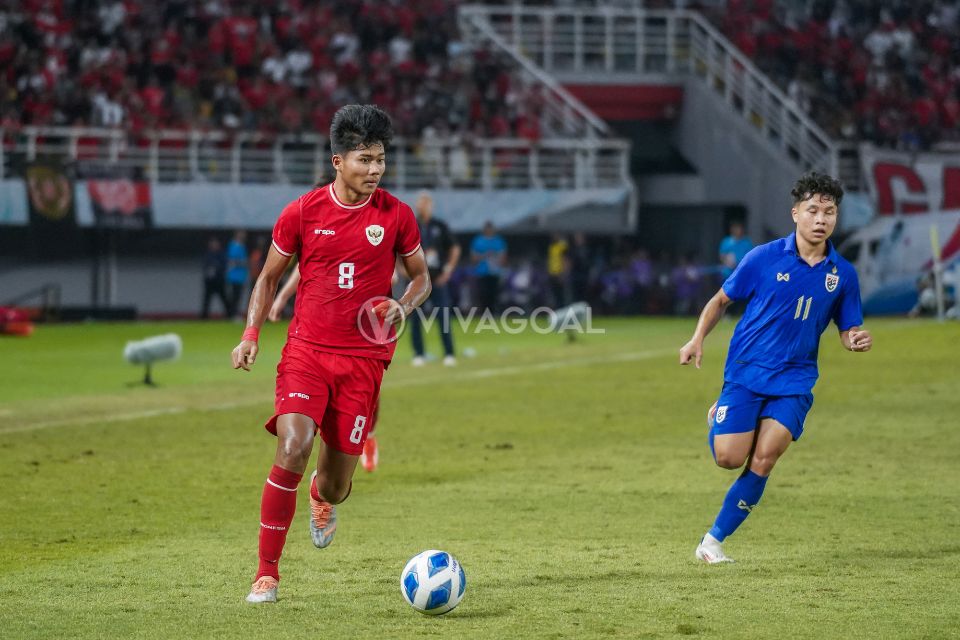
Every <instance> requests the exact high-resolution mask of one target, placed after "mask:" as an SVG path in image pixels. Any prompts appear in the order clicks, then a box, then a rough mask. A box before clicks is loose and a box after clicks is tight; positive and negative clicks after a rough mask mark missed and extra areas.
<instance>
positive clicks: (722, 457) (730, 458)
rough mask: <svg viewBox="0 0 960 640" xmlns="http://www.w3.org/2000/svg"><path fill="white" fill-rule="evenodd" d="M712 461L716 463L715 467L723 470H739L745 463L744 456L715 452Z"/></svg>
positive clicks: (727, 452)
mask: <svg viewBox="0 0 960 640" xmlns="http://www.w3.org/2000/svg"><path fill="white" fill-rule="evenodd" d="M714 459H715V460H716V462H717V466H718V467H722V468H724V469H739V468H740V467H742V466H743V463H744V462H746V456H743V455H737V454H735V453H731V452H729V451H717V452H716V454H715V456H714Z"/></svg>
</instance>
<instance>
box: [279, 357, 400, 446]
mask: <svg viewBox="0 0 960 640" xmlns="http://www.w3.org/2000/svg"><path fill="white" fill-rule="evenodd" d="M386 367H387V362H386V361H384V360H377V359H375V358H364V357H361V356H347V355H339V354H336V353H327V352H325V351H317V350H316V349H312V348H310V347H309V346H307V345H304V344H303V343H301V342H295V341H288V342H287V344H286V346H284V348H283V354H282V355H281V357H280V364H278V365H277V397H276V402H275V404H274V407H275V409H276V413H275V414H274V415H273V417H271V418H270V419H269V420H268V421H267V423H266V424H265V425H264V427H265V428H266V429H267V431H269V432H270V433H272V434H273V435H277V418H278V417H279V416H281V415H283V414H285V413H302V414H304V415H306V416H309V417H311V418H312V419H313V422H314V423H315V425H316V428H317V431H319V433H320V437H321V438H323V441H324V442H325V443H326V444H327V446H329V447H333V448H334V449H336V450H337V451H342V452H343V453H346V454H348V455H352V456H358V455H360V454H361V452H362V451H363V443H364V441H366V439H367V435H368V434H369V433H370V432H371V431H372V430H373V426H374V421H375V415H374V413H375V407H376V405H377V401H378V399H379V397H380V382H381V381H382V380H383V372H384V370H385V369H386Z"/></svg>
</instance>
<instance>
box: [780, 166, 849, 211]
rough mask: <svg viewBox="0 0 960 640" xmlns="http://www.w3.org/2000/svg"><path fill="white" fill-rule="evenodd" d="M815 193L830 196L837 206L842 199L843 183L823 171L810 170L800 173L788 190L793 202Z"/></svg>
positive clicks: (806, 198)
mask: <svg viewBox="0 0 960 640" xmlns="http://www.w3.org/2000/svg"><path fill="white" fill-rule="evenodd" d="M817 194H820V195H824V196H830V197H831V198H833V201H834V202H835V203H836V204H837V206H838V207H839V206H840V201H841V200H843V185H842V184H841V183H840V181H839V180H837V179H836V178H834V177H831V176H828V175H827V174H825V173H817V172H816V171H811V172H810V173H805V174H804V175H802V176H801V177H800V179H799V180H797V183H796V184H795V185H793V191H791V192H790V195H791V196H793V201H794V202H795V203H796V202H803V201H804V200H809V199H810V198H811V197H813V196H815V195H817Z"/></svg>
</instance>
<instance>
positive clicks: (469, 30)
mask: <svg viewBox="0 0 960 640" xmlns="http://www.w3.org/2000/svg"><path fill="white" fill-rule="evenodd" d="M467 9H468V10H467V11H460V12H459V13H458V17H459V22H460V33H461V34H462V35H463V37H464V38H465V39H466V40H467V41H468V42H471V43H472V44H474V45H475V46H480V47H483V46H488V45H491V44H492V45H493V46H494V47H495V48H496V50H497V51H499V52H500V53H505V54H507V55H508V56H510V58H511V59H512V62H513V66H514V72H515V75H516V76H518V77H519V78H520V80H521V81H522V82H524V83H525V84H526V85H527V86H528V87H532V88H534V91H533V92H532V93H536V94H539V95H537V96H536V98H537V99H538V100H539V101H540V102H542V110H541V111H540V114H539V116H540V125H541V126H542V127H543V128H544V130H545V131H546V132H547V133H548V134H550V135H555V136H573V137H585V138H594V137H603V136H607V135H609V134H610V128H609V126H608V125H607V123H606V122H604V121H603V120H601V119H600V118H598V117H597V116H596V114H594V113H593V112H592V111H590V110H589V109H588V108H587V107H586V106H584V104H583V103H582V102H580V101H579V100H578V99H577V98H576V97H574V96H573V95H572V94H571V93H570V92H568V91H567V90H566V89H564V88H563V87H562V86H561V85H560V83H559V82H557V81H556V79H554V78H553V77H552V76H551V75H549V74H547V73H544V71H543V70H542V69H539V68H537V66H536V65H534V64H533V63H531V61H530V59H529V58H527V57H526V56H524V55H521V53H520V52H518V51H517V50H516V48H515V47H514V45H513V44H510V43H509V42H507V41H506V40H505V39H504V38H503V37H502V36H501V35H500V34H499V33H497V32H496V30H494V29H493V27H492V26H491V24H490V23H489V22H488V20H487V19H486V16H485V15H483V14H482V13H478V12H473V11H470V10H469V8H467Z"/></svg>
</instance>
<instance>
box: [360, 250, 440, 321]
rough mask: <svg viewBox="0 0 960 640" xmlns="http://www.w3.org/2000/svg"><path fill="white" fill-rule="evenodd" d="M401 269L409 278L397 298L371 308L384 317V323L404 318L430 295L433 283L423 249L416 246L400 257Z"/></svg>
mask: <svg viewBox="0 0 960 640" xmlns="http://www.w3.org/2000/svg"><path fill="white" fill-rule="evenodd" d="M400 261H401V263H402V267H403V270H404V271H406V272H407V277H409V278H410V284H408V285H407V289H406V291H404V292H403V295H402V296H400V299H399V300H386V301H384V302H381V303H380V304H378V305H377V306H376V307H374V308H373V310H374V312H375V313H376V314H377V315H378V316H380V317H382V318H384V322H386V323H390V324H393V323H396V322H400V320H402V319H404V318H406V317H407V316H409V315H410V314H411V313H413V310H414V309H416V308H417V307H419V306H420V305H421V304H423V301H424V300H426V299H427V297H428V296H429V295H430V291H431V290H432V289H433V285H432V284H431V283H430V271H429V270H428V269H427V259H426V257H425V256H424V255H423V249H422V248H417V250H416V251H415V252H414V253H411V254H410V255H409V256H403V257H401V258H400Z"/></svg>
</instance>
